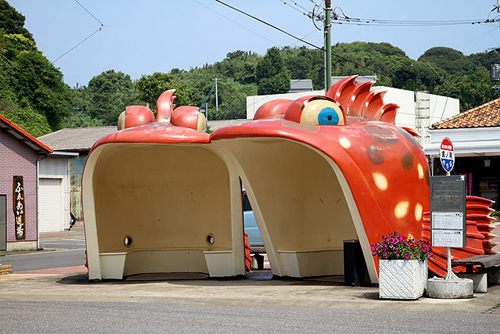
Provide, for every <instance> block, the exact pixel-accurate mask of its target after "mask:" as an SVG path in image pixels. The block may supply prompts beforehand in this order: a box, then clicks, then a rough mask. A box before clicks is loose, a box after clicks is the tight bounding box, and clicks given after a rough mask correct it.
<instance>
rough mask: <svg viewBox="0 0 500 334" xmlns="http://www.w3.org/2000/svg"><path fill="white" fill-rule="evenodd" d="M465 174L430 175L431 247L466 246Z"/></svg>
mask: <svg viewBox="0 0 500 334" xmlns="http://www.w3.org/2000/svg"><path fill="white" fill-rule="evenodd" d="M465 210H466V200H465V176H464V175H450V176H431V240H432V246H433V247H455V248H462V247H465V246H467V235H466V232H467V229H466V223H467V220H466V211H465Z"/></svg>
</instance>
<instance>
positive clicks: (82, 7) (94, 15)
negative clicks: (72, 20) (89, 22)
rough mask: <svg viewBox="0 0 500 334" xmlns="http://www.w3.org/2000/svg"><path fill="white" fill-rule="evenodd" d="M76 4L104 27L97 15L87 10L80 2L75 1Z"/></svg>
mask: <svg viewBox="0 0 500 334" xmlns="http://www.w3.org/2000/svg"><path fill="white" fill-rule="evenodd" d="M75 2H76V3H77V4H79V5H80V7H82V8H83V9H84V10H85V11H86V12H87V13H89V15H90V16H92V17H93V18H94V19H95V20H96V21H97V22H99V23H100V24H101V26H104V23H102V22H101V20H99V19H98V18H97V17H95V15H94V14H92V13H91V12H90V11H89V10H88V9H87V8H85V7H84V6H83V5H82V4H81V3H80V2H79V1H78V0H75Z"/></svg>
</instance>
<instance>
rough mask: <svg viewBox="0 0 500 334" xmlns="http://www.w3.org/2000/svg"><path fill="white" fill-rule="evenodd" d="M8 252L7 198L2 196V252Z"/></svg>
mask: <svg viewBox="0 0 500 334" xmlns="http://www.w3.org/2000/svg"><path fill="white" fill-rule="evenodd" d="M4 250H7V196H6V195H0V251H4Z"/></svg>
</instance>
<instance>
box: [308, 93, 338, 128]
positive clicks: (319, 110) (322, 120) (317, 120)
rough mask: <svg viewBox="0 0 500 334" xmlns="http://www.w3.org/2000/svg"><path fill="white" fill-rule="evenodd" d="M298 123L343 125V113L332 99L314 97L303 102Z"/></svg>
mask: <svg viewBox="0 0 500 334" xmlns="http://www.w3.org/2000/svg"><path fill="white" fill-rule="evenodd" d="M300 123H302V124H309V125H344V124H345V122H344V115H343V113H342V110H340V107H339V106H338V105H337V104H336V103H335V102H333V101H330V100H324V99H315V100H311V101H309V102H308V103H307V104H305V107H304V110H302V114H301V117H300Z"/></svg>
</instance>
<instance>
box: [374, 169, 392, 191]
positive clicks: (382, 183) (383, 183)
mask: <svg viewBox="0 0 500 334" xmlns="http://www.w3.org/2000/svg"><path fill="white" fill-rule="evenodd" d="M373 180H374V181H375V185H376V186H377V188H379V189H380V190H386V189H387V186H388V184H387V178H386V177H385V176H384V175H382V174H380V173H373Z"/></svg>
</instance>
